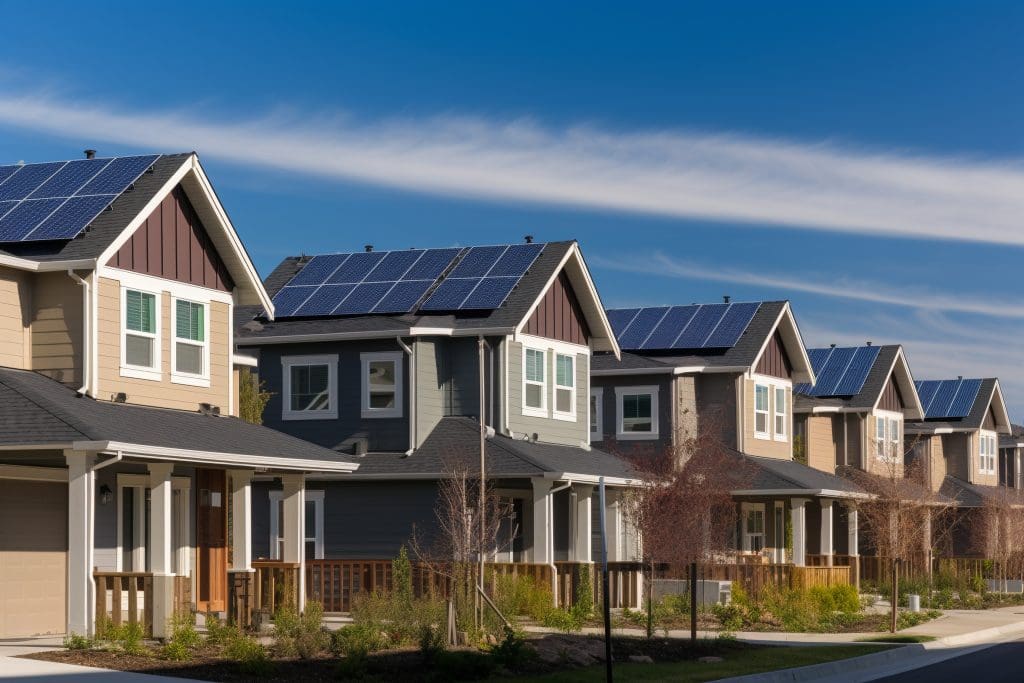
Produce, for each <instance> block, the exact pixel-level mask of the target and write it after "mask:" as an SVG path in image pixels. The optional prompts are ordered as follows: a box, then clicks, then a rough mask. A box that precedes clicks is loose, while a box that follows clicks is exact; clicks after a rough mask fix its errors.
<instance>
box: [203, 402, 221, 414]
mask: <svg viewBox="0 0 1024 683" xmlns="http://www.w3.org/2000/svg"><path fill="white" fill-rule="evenodd" d="M199 412H200V414H202V415H209V416H211V417H219V416H220V406H215V405H212V404H210V403H200V404H199Z"/></svg>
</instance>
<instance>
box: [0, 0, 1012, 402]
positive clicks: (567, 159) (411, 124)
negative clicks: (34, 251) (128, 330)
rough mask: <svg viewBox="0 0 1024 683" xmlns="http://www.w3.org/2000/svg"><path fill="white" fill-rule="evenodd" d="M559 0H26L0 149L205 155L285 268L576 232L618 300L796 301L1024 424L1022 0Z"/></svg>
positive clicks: (807, 327)
mask: <svg viewBox="0 0 1024 683" xmlns="http://www.w3.org/2000/svg"><path fill="white" fill-rule="evenodd" d="M551 4H552V3H516V4H515V5H512V4H508V5H505V6H498V5H497V4H496V3H444V4H443V6H438V5H436V4H433V5H428V4H427V3H408V4H406V3H398V2H395V3H376V4H373V5H369V4H368V5H366V6H355V5H347V6H340V7H339V6H335V3H331V4H330V5H328V4H327V3H325V4H324V5H323V6H317V5H314V4H309V3H291V4H289V6H288V8H287V9H282V8H281V6H280V4H279V3H275V4H264V3H258V2H251V3H245V4H243V3H223V4H221V5H220V6H218V7H214V8H212V9H211V8H210V7H209V6H208V4H207V3H189V2H179V3H176V4H175V5H174V9H173V11H171V10H169V9H168V8H167V7H166V6H159V5H155V4H151V3H138V2H132V3H117V2H105V3H102V4H101V5H100V6H95V5H88V4H85V5H83V4H82V3H45V4H44V3H35V4H32V3H18V4H10V5H8V6H6V7H5V16H6V17H7V19H8V24H9V25H12V26H17V27H18V30H17V31H9V32H8V33H7V37H6V39H5V41H4V44H3V46H2V47H0V161H4V162H10V161H17V160H20V159H24V160H26V161H42V160H48V159H55V158H70V157H74V156H78V155H79V154H80V151H81V150H82V149H83V148H85V147H95V148H97V149H99V150H100V152H101V153H102V154H118V153H126V152H136V151H157V152H164V151H180V150H188V149H195V150H197V151H198V152H199V153H200V156H201V158H202V160H203V163H204V165H205V167H206V168H207V171H208V173H209V174H210V176H211V177H212V179H213V182H214V184H215V185H216V187H217V190H218V193H219V194H220V196H221V199H222V200H223V202H224V204H225V205H226V206H227V208H228V211H229V213H230V214H231V216H232V219H233V220H234V222H235V225H236V227H237V228H238V230H239V232H240V233H241V234H242V237H243V238H244V239H245V241H246V243H247V245H248V247H249V249H250V252H251V254H252V255H253V258H254V259H255V260H256V262H257V265H258V267H259V268H260V269H261V271H262V272H264V273H266V272H269V270H270V269H271V268H272V267H273V265H274V264H275V263H276V262H277V260H279V259H280V258H281V257H282V256H283V255H285V254H291V253H297V252H306V253H315V252H319V251H342V250H348V249H354V248H360V247H361V245H363V244H365V243H368V242H369V243H373V244H375V245H376V246H377V248H381V249H383V248H391V247H408V246H428V245H447V244H453V243H457V244H471V243H480V242H498V241H518V240H519V239H521V237H522V236H523V235H525V234H527V233H530V234H533V235H535V236H536V237H537V239H538V240H550V239H565V238H576V239H579V240H580V242H581V243H582V245H583V248H584V251H585V253H586V255H587V257H588V259H589V261H590V264H591V266H592V268H593V271H594V274H595V277H596V279H597V282H598V285H599V287H600V289H601V292H602V295H603V297H604V299H605V301H606V303H607V304H608V305H610V306H621V305H643V304H667V303H689V302H691V301H704V300H715V299H718V298H719V297H720V296H721V295H723V294H730V295H732V296H733V297H734V299H761V298H788V299H791V300H792V301H793V304H794V308H795V310H796V313H797V316H798V320H799V321H800V324H801V328H802V330H803V332H804V335H805V337H806V339H807V341H808V343H809V344H812V345H824V344H827V343H830V342H839V343H862V342H863V341H865V340H868V339H870V340H873V341H874V342H875V343H903V344H904V345H905V346H906V347H907V350H908V355H909V358H910V361H911V365H912V369H913V370H914V372H915V375H916V376H917V377H918V378H922V379H923V378H929V377H941V376H956V375H961V374H962V375H965V376H982V375H985V376H990V375H998V376H999V377H1001V379H1002V381H1003V385H1004V390H1005V391H1006V393H1007V398H1008V401H1009V404H1010V406H1011V411H1012V413H1013V415H1012V416H1013V417H1014V418H1015V419H1016V420H1018V421H1020V420H1021V419H1024V415H1022V414H1021V413H1022V412H1024V371H1022V370H1021V367H1022V364H1024V345H1022V343H1021V341H1020V340H1021V339H1022V338H1024V302H1022V301H1021V296H1020V292H1021V286H1020V284H1019V273H1020V270H1021V269H1020V267H1019V265H1018V264H1019V263H1020V261H1021V256H1022V247H1024V228H1022V216H1024V166H1022V163H1021V160H1022V159H1024V136H1022V133H1021V131H1022V130H1024V129H1022V128H1021V125H1020V122H1021V121H1022V120H1024V87H1022V86H1024V83H1022V81H1024V71H1022V70H1021V69H1020V64H1021V60H1022V57H1024V55H1022V49H1021V47H1020V40H1019V32H1020V31H1019V29H1020V27H1021V26H1022V25H1024V6H1021V5H1019V4H1016V3H1008V2H1007V3H979V2H971V3H950V2H938V3H936V2H929V3H923V2H921V3H915V2H908V3H901V4H899V6H898V7H893V6H891V3H870V2H864V3H856V4H854V3H850V6H849V7H837V6H835V5H836V3H805V4H801V3H793V4H788V5H787V6H785V7H780V6H779V4H778V3H771V4H768V3H728V6H727V7H723V6H724V5H726V3H707V4H705V5H697V4H695V3H687V4H683V3H666V4H646V5H641V4H639V3H630V4H629V6H628V7H626V6H625V5H623V4H610V3H609V4H602V3H597V2H592V3H587V4H586V5H584V4H570V3H566V4H564V5H562V6H560V7H551V6H550V5H551ZM385 5H386V6H385ZM54 17H59V20H56V19H55V18H54Z"/></svg>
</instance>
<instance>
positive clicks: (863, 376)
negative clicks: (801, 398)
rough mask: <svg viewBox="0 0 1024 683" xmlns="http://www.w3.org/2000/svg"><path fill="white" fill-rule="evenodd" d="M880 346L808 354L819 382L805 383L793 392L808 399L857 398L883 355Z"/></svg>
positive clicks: (836, 349) (851, 347)
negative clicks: (876, 362) (813, 397)
mask: <svg viewBox="0 0 1024 683" xmlns="http://www.w3.org/2000/svg"><path fill="white" fill-rule="evenodd" d="M880 350H881V349H880V347H878V346H846V347H841V346H834V347H829V348H827V349H810V350H808V351H807V355H808V357H810V359H811V365H812V366H813V367H814V376H815V377H816V378H817V382H816V383H815V384H814V385H811V384H807V383H803V384H798V385H796V387H794V389H793V391H795V392H797V393H799V394H805V395H807V396H817V397H819V398H825V397H829V396H856V395H857V394H859V393H860V390H861V389H863V388H864V382H866V381H867V379H868V374H869V373H870V372H871V368H872V367H874V365H875V361H876V360H877V359H878V353H879V351H880Z"/></svg>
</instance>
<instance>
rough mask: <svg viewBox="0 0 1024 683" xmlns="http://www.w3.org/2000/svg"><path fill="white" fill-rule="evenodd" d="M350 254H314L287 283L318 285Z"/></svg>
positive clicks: (290, 284) (291, 284)
mask: <svg viewBox="0 0 1024 683" xmlns="http://www.w3.org/2000/svg"><path fill="white" fill-rule="evenodd" d="M349 256H351V254H325V255H323V256H314V257H313V258H312V259H310V260H309V262H308V263H307V264H306V265H305V266H303V267H302V270H300V271H299V272H298V273H297V274H296V275H295V277H293V278H292V279H291V281H290V282H289V283H288V285H289V286H294V285H320V284H323V283H324V281H326V280H327V278H328V277H330V276H331V274H332V273H334V271H335V270H337V269H338V266H340V265H341V264H342V263H344V262H345V259H347V258H348V257H349Z"/></svg>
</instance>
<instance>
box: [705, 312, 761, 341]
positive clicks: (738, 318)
mask: <svg viewBox="0 0 1024 683" xmlns="http://www.w3.org/2000/svg"><path fill="white" fill-rule="evenodd" d="M760 305H761V304H759V303H737V304H729V309H728V310H727V311H726V312H725V315H723V316H722V320H721V321H720V322H719V323H718V326H717V327H716V328H715V329H714V331H713V332H712V333H711V335H710V336H708V338H707V339H705V340H704V344H703V347H704V348H706V349H719V348H721V349H730V348H732V347H733V346H735V345H736V342H738V341H739V340H740V336H741V335H742V334H743V333H744V332H745V331H746V329H747V325H749V324H750V321H751V320H753V319H754V314H755V313H757V309H758V307H759V306H760Z"/></svg>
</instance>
